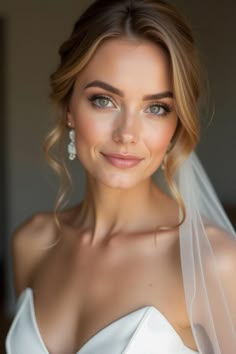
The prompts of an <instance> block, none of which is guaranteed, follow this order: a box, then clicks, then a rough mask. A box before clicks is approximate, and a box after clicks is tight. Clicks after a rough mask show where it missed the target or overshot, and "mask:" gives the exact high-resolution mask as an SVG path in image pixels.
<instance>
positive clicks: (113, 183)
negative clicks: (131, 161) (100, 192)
mask: <svg viewBox="0 0 236 354" xmlns="http://www.w3.org/2000/svg"><path fill="white" fill-rule="evenodd" d="M98 180H99V182H101V183H102V184H104V185H106V186H107V187H109V188H114V189H131V188H134V187H136V186H137V185H138V184H139V183H140V182H141V180H137V178H132V177H131V176H124V175H123V176H122V175H118V176H117V175H114V176H109V177H108V176H106V178H101V176H100V178H99V179H97V181H98Z"/></svg>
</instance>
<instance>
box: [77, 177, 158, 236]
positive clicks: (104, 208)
mask: <svg viewBox="0 0 236 354" xmlns="http://www.w3.org/2000/svg"><path fill="white" fill-rule="evenodd" d="M160 199H163V193H162V192H161V191H160V190H159V189H158V187H157V186H156V185H155V183H154V182H153V181H152V179H151V178H150V179H147V180H145V181H143V182H141V183H140V184H138V185H137V186H135V187H133V188H131V189H120V188H110V187H109V186H107V185H104V184H101V183H99V182H98V181H97V180H94V179H93V178H92V177H91V176H87V182H86V192H85V198H84V200H83V202H82V205H81V208H80V213H79V214H80V216H79V219H80V221H79V223H80V226H81V228H82V229H84V230H86V231H88V232H89V234H90V235H91V236H92V240H93V241H92V242H93V243H95V242H97V241H99V240H100V241H101V240H102V239H104V238H108V237H111V236H112V235H114V234H116V233H120V232H126V233H127V232H128V233H134V232H144V231H147V230H151V229H154V228H155V227H157V226H158V210H160V208H157V206H158V204H159V200H160Z"/></svg>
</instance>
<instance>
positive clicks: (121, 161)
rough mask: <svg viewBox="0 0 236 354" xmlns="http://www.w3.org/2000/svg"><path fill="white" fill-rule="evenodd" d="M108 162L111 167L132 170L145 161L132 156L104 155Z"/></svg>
mask: <svg viewBox="0 0 236 354" xmlns="http://www.w3.org/2000/svg"><path fill="white" fill-rule="evenodd" d="M102 155H103V156H104V157H105V159H106V161H107V162H109V163H110V164H111V165H113V166H115V167H118V168H131V167H134V166H137V165H138V164H139V163H140V162H141V161H142V160H143V159H141V158H138V157H135V156H130V155H119V154H111V155H105V154H102Z"/></svg>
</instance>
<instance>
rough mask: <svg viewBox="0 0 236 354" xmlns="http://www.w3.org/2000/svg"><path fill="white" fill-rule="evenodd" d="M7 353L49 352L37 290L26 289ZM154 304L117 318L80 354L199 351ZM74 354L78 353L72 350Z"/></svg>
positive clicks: (10, 335)
mask: <svg viewBox="0 0 236 354" xmlns="http://www.w3.org/2000/svg"><path fill="white" fill-rule="evenodd" d="M6 351H7V354H49V352H48V350H47V348H46V345H45V343H44V342H43V339H42V337H41V335H40V332H39V328H38V325H37V322H36V318H35V310H34V299H33V291H32V289H31V288H27V289H25V290H24V291H23V292H22V293H21V295H20V296H19V299H18V301H17V313H16V316H15V318H14V321H13V322H12V325H11V327H10V330H9V332H8V335H7V338H6ZM196 353H198V352H196V351H194V350H191V349H190V348H188V347H186V346H185V345H184V343H183V341H182V339H181V337H180V336H179V335H178V334H177V332H176V331H175V329H174V327H173V326H172V325H171V324H170V323H169V321H168V320H167V319H166V318H165V317H164V315H163V314H162V313H161V312H160V311H159V310H157V309H156V308H155V307H153V306H145V307H142V308H140V309H138V310H136V311H133V312H131V313H129V314H127V315H125V316H124V317H121V318H119V319H118V320H115V321H114V322H112V323H110V324H109V325H108V326H106V327H105V328H103V329H102V330H100V331H99V332H98V333H97V334H95V335H94V336H93V337H92V338H91V339H89V340H88V341H87V342H86V343H85V344H84V345H83V347H82V348H81V349H80V350H79V351H78V352H77V353H76V354H196ZM68 354H74V353H68Z"/></svg>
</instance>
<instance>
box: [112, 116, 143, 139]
mask: <svg viewBox="0 0 236 354" xmlns="http://www.w3.org/2000/svg"><path fill="white" fill-rule="evenodd" d="M112 138H113V141H115V142H116V143H121V144H136V143H137V142H138V138H139V123H138V121H137V117H130V116H129V117H128V116H123V117H120V119H119V120H118V124H117V125H116V127H115V128H114V131H113V134H112Z"/></svg>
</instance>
